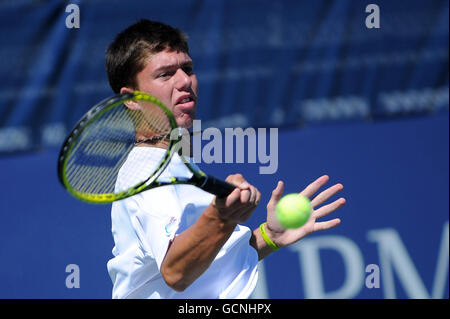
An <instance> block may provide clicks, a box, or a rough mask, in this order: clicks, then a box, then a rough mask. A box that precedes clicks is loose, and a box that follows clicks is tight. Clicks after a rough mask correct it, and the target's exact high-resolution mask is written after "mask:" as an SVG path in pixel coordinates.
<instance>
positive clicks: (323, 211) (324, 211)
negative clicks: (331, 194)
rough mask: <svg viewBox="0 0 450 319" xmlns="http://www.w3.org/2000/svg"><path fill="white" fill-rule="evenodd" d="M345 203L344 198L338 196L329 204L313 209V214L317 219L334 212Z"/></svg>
mask: <svg viewBox="0 0 450 319" xmlns="http://www.w3.org/2000/svg"><path fill="white" fill-rule="evenodd" d="M345 203H346V200H345V198H339V199H337V200H335V201H334V202H332V203H331V204H328V205H325V206H322V207H320V208H319V209H317V210H315V211H314V213H313V215H314V218H316V219H319V218H321V217H324V216H327V215H328V214H330V213H332V212H334V211H335V210H337V209H339V208H341V207H342V206H344V205H345Z"/></svg>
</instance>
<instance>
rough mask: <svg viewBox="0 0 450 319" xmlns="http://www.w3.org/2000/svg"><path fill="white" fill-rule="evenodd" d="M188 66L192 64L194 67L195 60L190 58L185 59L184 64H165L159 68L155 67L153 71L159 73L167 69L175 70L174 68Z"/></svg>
mask: <svg viewBox="0 0 450 319" xmlns="http://www.w3.org/2000/svg"><path fill="white" fill-rule="evenodd" d="M186 66H190V67H193V66H194V61H192V60H190V61H185V62H183V63H182V64H178V63H177V64H165V65H162V66H160V67H159V68H157V69H155V70H154V71H153V73H154V74H155V73H159V72H161V71H167V70H173V69H178V68H180V67H186Z"/></svg>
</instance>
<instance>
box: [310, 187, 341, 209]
mask: <svg viewBox="0 0 450 319" xmlns="http://www.w3.org/2000/svg"><path fill="white" fill-rule="evenodd" d="M343 189H344V186H343V185H342V184H336V185H333V186H331V187H330V188H327V189H326V190H324V191H323V192H321V193H320V194H318V195H317V196H316V197H314V198H313V199H312V200H311V206H312V207H316V206H318V205H320V204H322V203H324V202H325V201H327V200H328V199H329V198H330V197H331V196H333V195H335V194H337V193H339V192H340V191H342V190H343Z"/></svg>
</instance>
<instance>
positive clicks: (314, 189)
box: [300, 175, 330, 198]
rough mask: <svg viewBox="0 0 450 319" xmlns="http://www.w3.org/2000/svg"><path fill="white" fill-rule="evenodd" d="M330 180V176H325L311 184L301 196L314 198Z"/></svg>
mask: <svg viewBox="0 0 450 319" xmlns="http://www.w3.org/2000/svg"><path fill="white" fill-rule="evenodd" d="M329 179H330V178H329V177H328V175H323V176H321V177H319V178H318V179H316V180H315V181H314V182H312V183H311V184H309V185H308V186H307V187H306V188H305V189H304V190H303V191H301V192H300V195H305V196H306V197H308V198H310V197H312V196H313V195H314V194H315V193H316V192H317V191H318V190H319V189H320V188H321V187H322V186H323V185H325V184H326V183H327V182H328V180H329Z"/></svg>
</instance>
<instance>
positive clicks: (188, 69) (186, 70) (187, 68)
mask: <svg viewBox="0 0 450 319" xmlns="http://www.w3.org/2000/svg"><path fill="white" fill-rule="evenodd" d="M183 71H184V73H186V74H187V75H191V74H193V73H194V67H193V66H192V65H186V66H184V67H183Z"/></svg>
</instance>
